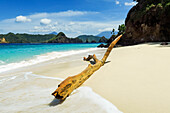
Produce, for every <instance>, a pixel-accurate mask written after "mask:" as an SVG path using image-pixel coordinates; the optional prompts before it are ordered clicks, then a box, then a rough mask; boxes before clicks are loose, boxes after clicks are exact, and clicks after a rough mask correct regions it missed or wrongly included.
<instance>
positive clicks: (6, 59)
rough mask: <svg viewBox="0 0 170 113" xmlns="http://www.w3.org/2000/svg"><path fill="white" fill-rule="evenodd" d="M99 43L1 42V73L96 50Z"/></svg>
mask: <svg viewBox="0 0 170 113" xmlns="http://www.w3.org/2000/svg"><path fill="white" fill-rule="evenodd" d="M97 45H99V43H90V44H89V43H88V44H86V43H84V44H56V43H55V44H53V43H52V44H0V73H1V72H4V71H8V70H10V69H14V68H18V67H24V66H28V65H33V64H37V63H40V62H44V61H48V60H51V59H55V58H61V57H64V56H69V55H73V54H79V53H83V52H87V51H91V50H95V49H96V47H97Z"/></svg>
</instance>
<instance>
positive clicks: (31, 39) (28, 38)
mask: <svg viewBox="0 0 170 113" xmlns="http://www.w3.org/2000/svg"><path fill="white" fill-rule="evenodd" d="M54 36H55V35H54V34H46V35H39V34H38V35H32V34H14V33H8V34H0V39H3V38H4V39H5V40H6V42H7V43H45V42H47V41H48V40H50V39H51V38H53V37H54Z"/></svg>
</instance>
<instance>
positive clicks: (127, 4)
mask: <svg viewBox="0 0 170 113" xmlns="http://www.w3.org/2000/svg"><path fill="white" fill-rule="evenodd" d="M136 4H137V2H125V5H126V6H134V5H136Z"/></svg>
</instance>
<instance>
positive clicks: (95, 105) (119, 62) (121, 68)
mask: <svg viewBox="0 0 170 113" xmlns="http://www.w3.org/2000/svg"><path fill="white" fill-rule="evenodd" d="M105 50H106V49H102V50H100V51H98V52H95V51H93V52H91V53H97V56H99V58H101V57H102V55H103V54H104V52H105ZM91 53H89V54H91ZM85 55H86V56H87V53H85V54H81V55H77V56H75V59H77V60H74V61H67V62H64V63H60V64H57V63H56V62H55V60H54V61H53V63H47V62H46V63H43V65H41V64H37V65H34V66H30V67H27V68H23V69H18V70H15V71H10V72H8V73H3V74H1V78H3V77H9V76H12V75H16V73H21V72H22V73H24V72H27V73H28V72H31V73H30V74H31V75H30V77H28V78H32V77H31V76H32V75H40V76H43V77H44V76H46V77H56V78H62V79H65V78H67V77H68V76H71V75H76V74H78V73H80V72H81V71H82V70H83V69H85V68H86V67H87V64H88V62H84V61H82V56H85ZM63 60H64V58H63ZM107 61H109V62H108V63H106V64H105V65H104V66H103V67H102V68H100V69H99V70H98V71H97V72H95V73H94V74H93V75H92V76H91V77H90V78H89V79H88V80H87V81H86V82H85V83H84V84H83V86H82V87H80V88H78V89H77V90H76V91H75V92H73V93H72V94H71V95H70V96H69V97H68V98H67V99H66V100H65V101H64V102H63V103H62V104H59V105H57V106H55V107H49V106H47V105H48V104H49V102H50V101H52V100H53V98H54V97H53V96H51V93H52V92H53V91H54V90H55V89H56V88H57V85H58V84H59V83H60V82H61V80H59V79H50V80H49V79H48V80H45V79H43V80H42V79H41V80H40V81H39V80H38V81H39V82H38V83H37V82H36V81H35V79H36V78H34V77H33V79H32V80H31V82H28V81H26V82H25V84H24V83H23V84H21V85H19V84H17V83H18V81H19V80H22V79H21V78H20V77H18V76H17V78H18V79H17V81H15V82H11V83H5V86H6V87H4V84H3V81H1V83H2V84H3V85H2V84H1V86H0V87H1V90H0V93H1V94H0V95H1V96H0V101H1V104H0V106H3V110H4V112H10V108H11V109H12V110H14V111H16V112H26V111H27V110H28V111H27V112H37V111H39V110H40V111H43V110H44V112H47V111H49V112H54V111H56V112H61V111H62V112H65V113H66V112H68V111H69V110H71V109H72V112H74V113H75V112H77V113H93V112H95V111H96V110H98V113H113V112H115V113H119V112H124V113H169V112H170V107H169V106H170V89H169V87H170V82H169V81H170V47H168V46H160V45H159V44H141V45H135V46H128V47H120V48H114V49H113V50H112V52H111V54H110V56H109V57H108V60H107ZM14 73H15V74H14ZM28 74H29V73H28ZM24 77H25V76H24ZM19 78H20V79H19ZM13 79H15V78H12V79H11V78H10V79H9V78H8V79H7V78H4V79H3V80H6V81H7V80H8V81H10V80H13ZM26 79H27V76H26ZM38 79H40V78H38ZM1 80H2V79H1ZM24 80H25V78H24ZM28 80H29V79H28ZM11 84H12V85H11ZM15 84H17V85H15ZM35 84H36V87H32V86H31V85H35ZM22 85H23V88H25V89H27V88H28V87H29V89H30V88H31V90H30V91H29V90H23V92H22V90H20V88H22ZM15 86H16V87H15ZM6 88H7V89H6ZM17 88H18V89H17ZM4 92H5V93H4ZM8 92H9V93H8ZM21 92H22V93H21ZM79 92H80V93H79ZM31 93H32V94H31ZM6 95H8V96H6ZM17 95H19V96H17ZM25 95H26V96H25ZM11 96H12V97H11ZM15 96H17V98H16V99H15ZM102 97H103V98H102ZM44 98H46V99H44ZM98 98H99V100H98ZM17 99H18V100H17ZM20 99H21V101H20ZM29 99H30V100H31V99H32V100H35V101H34V102H30V101H29ZM76 99H77V100H76ZM103 99H104V100H103ZM10 100H12V101H13V102H14V101H15V102H16V103H18V104H17V105H16V106H15V105H14V104H11V102H10ZM74 100H75V101H74ZM87 100H88V101H87ZM25 101H29V102H30V103H34V104H32V105H31V106H29V105H30V103H29V102H27V103H26V104H23V106H20V104H21V103H24V102H25ZM36 101H37V102H36ZM70 103H72V104H70ZM8 105H9V106H8ZM86 105H87V106H86ZM114 105H115V106H116V107H117V108H118V109H117V108H116V107H115V106H114ZM5 106H6V108H5ZM19 106H20V107H21V108H22V109H19V108H18V107H19ZM89 106H92V107H89ZM79 108H80V109H79ZM89 108H90V109H89ZM99 108H100V109H99ZM0 109H2V107H0ZM5 109H8V110H5ZM96 112H97V111H96Z"/></svg>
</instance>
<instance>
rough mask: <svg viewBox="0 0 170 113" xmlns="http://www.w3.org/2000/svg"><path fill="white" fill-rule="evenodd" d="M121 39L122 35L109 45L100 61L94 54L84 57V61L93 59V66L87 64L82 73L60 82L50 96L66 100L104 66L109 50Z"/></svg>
mask: <svg viewBox="0 0 170 113" xmlns="http://www.w3.org/2000/svg"><path fill="white" fill-rule="evenodd" d="M121 37H122V35H120V36H119V37H117V38H116V39H115V40H114V41H113V42H112V43H111V44H110V46H109V47H108V49H107V51H106V53H105V55H104V56H103V58H102V60H98V59H97V57H96V55H95V54H94V55H89V56H88V57H87V58H86V57H84V60H85V61H90V60H91V59H93V60H94V64H89V65H88V67H87V68H86V69H85V70H84V71H82V72H81V73H80V74H78V75H75V76H71V77H68V78H67V79H65V80H64V81H62V82H61V83H60V84H59V85H58V88H57V89H56V90H55V91H54V92H53V93H52V95H54V96H55V98H57V99H61V100H64V99H66V98H67V97H68V96H69V95H70V94H71V92H72V91H73V90H74V89H76V88H78V87H79V86H81V85H82V84H83V83H84V82H85V81H86V80H87V79H88V78H89V77H90V76H91V75H92V74H93V73H94V72H95V71H97V70H98V69H99V68H100V67H101V66H103V65H104V63H105V61H106V59H107V57H108V56H109V54H110V52H111V50H112V49H113V47H114V46H115V44H116V43H117V42H118V41H119V39H120V38H121Z"/></svg>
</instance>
